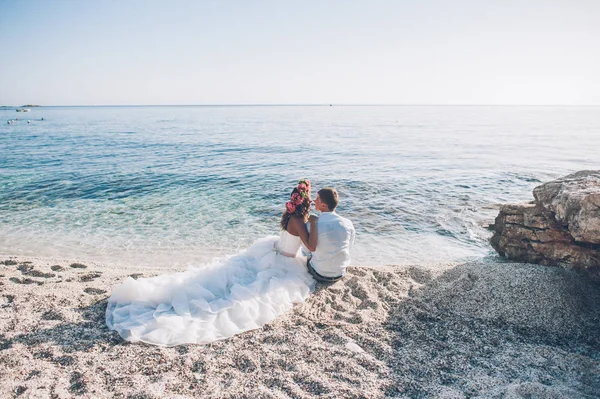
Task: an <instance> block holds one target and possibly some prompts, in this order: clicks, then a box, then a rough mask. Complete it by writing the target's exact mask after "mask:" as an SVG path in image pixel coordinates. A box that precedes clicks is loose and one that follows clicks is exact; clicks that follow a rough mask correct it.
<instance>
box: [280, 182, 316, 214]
mask: <svg viewBox="0 0 600 399" xmlns="http://www.w3.org/2000/svg"><path fill="white" fill-rule="evenodd" d="M296 190H297V191H298V192H297V193H293V194H292V196H291V198H290V200H289V201H288V202H286V203H285V209H286V211H287V213H290V214H291V213H294V212H296V207H297V206H298V205H300V204H301V203H303V202H304V200H305V199H307V198H308V200H309V201H310V198H309V192H310V180H306V179H304V180H300V181H299V182H298V185H297V186H296Z"/></svg>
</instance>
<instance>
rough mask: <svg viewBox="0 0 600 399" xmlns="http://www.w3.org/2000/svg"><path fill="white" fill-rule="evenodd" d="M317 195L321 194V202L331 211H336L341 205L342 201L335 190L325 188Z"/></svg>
mask: <svg viewBox="0 0 600 399" xmlns="http://www.w3.org/2000/svg"><path fill="white" fill-rule="evenodd" d="M317 194H319V198H321V201H323V202H324V203H325V204H326V205H327V207H328V208H329V210H330V211H333V210H335V208H336V207H337V206H338V204H339V203H340V199H339V197H338V193H337V191H335V188H331V187H325V188H322V189H320V190H319V192H318V193H317Z"/></svg>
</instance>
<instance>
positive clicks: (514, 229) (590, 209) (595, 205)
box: [490, 171, 600, 281]
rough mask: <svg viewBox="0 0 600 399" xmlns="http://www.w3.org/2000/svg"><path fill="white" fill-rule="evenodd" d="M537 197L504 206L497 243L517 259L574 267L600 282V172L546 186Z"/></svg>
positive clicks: (497, 247)
mask: <svg viewBox="0 0 600 399" xmlns="http://www.w3.org/2000/svg"><path fill="white" fill-rule="evenodd" d="M533 196H534V198H535V200H534V201H532V202H530V203H528V204H519V205H512V204H511V205H503V206H502V207H501V208H500V213H499V215H498V217H497V218H496V222H495V224H494V225H493V228H494V235H493V236H492V238H491V240H490V242H491V244H492V247H494V249H495V250H496V251H497V252H498V253H499V254H500V255H502V256H505V257H507V258H509V259H512V260H516V261H519V262H529V263H540V264H543V265H552V266H562V267H567V268H573V269H577V270H580V271H583V272H585V273H586V274H588V275H590V276H591V277H592V278H593V279H594V280H596V281H600V171H581V172H577V173H573V174H571V175H568V176H565V177H563V178H560V179H557V180H554V181H551V182H548V183H546V184H542V185H541V186H538V187H536V188H535V189H534V190H533Z"/></svg>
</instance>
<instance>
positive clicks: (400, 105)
mask: <svg viewBox="0 0 600 399" xmlns="http://www.w3.org/2000/svg"><path fill="white" fill-rule="evenodd" d="M299 106H301V107H333V106H338V107H598V106H600V104H419V103H417V104H387V103H371V104H361V103H280V104H278V103H255V104H236V103H232V104H80V105H72V104H53V105H40V104H25V105H0V108H23V107H31V108H38V107H40V108H41V107H299Z"/></svg>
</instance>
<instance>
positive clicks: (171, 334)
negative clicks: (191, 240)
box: [106, 180, 317, 346]
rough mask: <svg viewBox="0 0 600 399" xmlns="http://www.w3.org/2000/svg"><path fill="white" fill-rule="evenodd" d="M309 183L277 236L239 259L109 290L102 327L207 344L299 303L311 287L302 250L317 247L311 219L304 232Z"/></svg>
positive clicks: (295, 194)
mask: <svg viewBox="0 0 600 399" xmlns="http://www.w3.org/2000/svg"><path fill="white" fill-rule="evenodd" d="M310 203H311V199H310V181H308V180H301V181H300V182H299V183H298V185H297V186H296V187H295V188H294V190H293V191H292V194H291V196H290V200H289V201H288V202H287V203H286V204H285V211H284V213H283V215H282V217H281V228H282V231H281V235H280V236H279V237H276V236H269V237H265V238H263V239H260V240H258V241H257V242H256V243H254V244H253V245H252V246H251V247H250V248H248V249H247V250H245V251H244V252H242V253H240V254H239V255H237V256H233V257H231V258H228V259H227V260H225V261H223V262H221V263H219V264H215V265H212V266H209V267H206V268H198V269H195V268H190V269H189V270H187V271H185V272H180V273H174V274H168V275H162V276H156V277H151V278H144V279H138V280H134V279H132V278H131V277H128V278H127V279H126V280H125V281H124V282H123V283H122V284H120V285H118V286H116V287H114V288H113V291H112V295H111V297H110V298H109V299H108V305H107V308H106V324H107V325H108V328H109V329H111V330H115V331H117V332H118V333H119V334H120V335H121V337H123V338H124V339H126V340H127V341H134V342H135V341H142V342H147V343H149V344H153V345H161V346H173V345H181V344H188V343H196V344H206V343H209V342H213V341H216V340H219V339H224V338H228V337H231V336H233V335H235V334H238V333H241V332H244V331H248V330H252V329H255V328H259V327H262V326H263V325H265V324H266V323H268V322H270V321H271V320H273V319H274V318H276V317H277V316H279V315H281V314H282V313H284V312H286V311H288V310H289V309H291V308H292V305H293V303H294V302H302V301H304V300H305V299H306V297H308V295H309V294H310V293H311V292H312V291H313V289H314V286H315V281H314V280H313V278H312V276H311V275H310V274H309V273H308V272H307V270H306V257H304V256H303V255H302V252H301V251H300V246H301V244H304V245H305V246H306V247H307V248H308V249H309V250H311V251H313V250H314V249H315V247H316V237H317V234H316V233H317V231H316V223H314V222H315V219H316V217H314V216H311V217H310V221H311V226H310V228H311V233H310V234H309V233H308V231H307V228H306V222H307V221H308V220H309V216H308V215H309V211H310Z"/></svg>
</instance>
